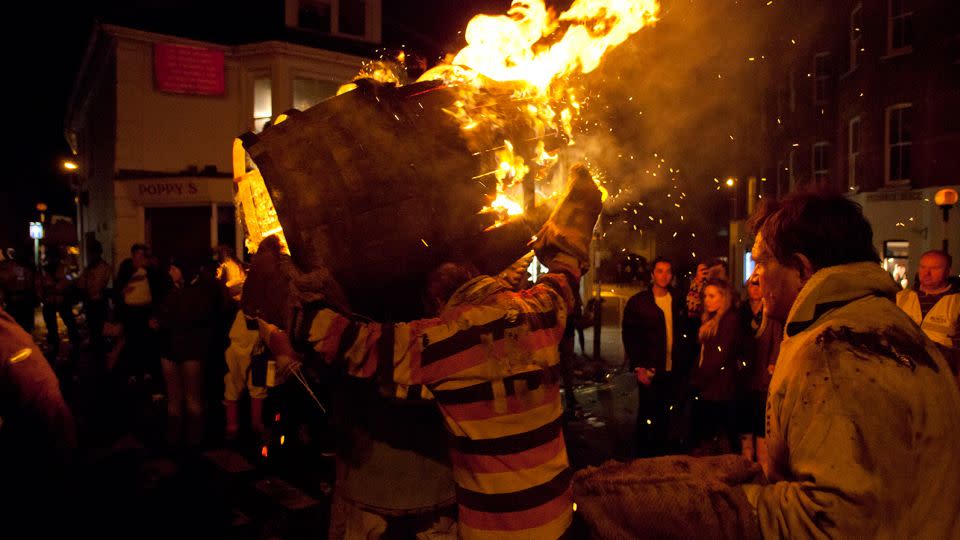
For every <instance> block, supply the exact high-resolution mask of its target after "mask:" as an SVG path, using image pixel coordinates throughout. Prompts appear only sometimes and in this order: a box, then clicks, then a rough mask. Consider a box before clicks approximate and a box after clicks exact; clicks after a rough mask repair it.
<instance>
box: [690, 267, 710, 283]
mask: <svg viewBox="0 0 960 540" xmlns="http://www.w3.org/2000/svg"><path fill="white" fill-rule="evenodd" d="M707 269H708V266H707V263H700V264H698V265H697V273H696V275H695V276H694V278H693V279H694V281H696V282H697V283H703V280H705V279H707Z"/></svg>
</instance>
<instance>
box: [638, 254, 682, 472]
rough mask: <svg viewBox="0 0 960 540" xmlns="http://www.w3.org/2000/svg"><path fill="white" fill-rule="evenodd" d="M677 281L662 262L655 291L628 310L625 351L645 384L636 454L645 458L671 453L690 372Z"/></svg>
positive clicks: (655, 270)
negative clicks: (672, 424) (672, 427)
mask: <svg viewBox="0 0 960 540" xmlns="http://www.w3.org/2000/svg"><path fill="white" fill-rule="evenodd" d="M672 280H673V265H672V264H671V263H670V261H669V260H667V259H664V258H657V259H656V260H655V261H654V262H653V286H652V287H651V288H650V289H649V290H646V291H643V292H641V293H639V294H636V295H634V296H633V297H632V298H630V300H628V301H627V306H626V307H625V308H624V310H623V333H622V336H623V348H624V350H625V351H626V355H627V359H628V360H629V362H630V367H632V368H633V370H634V373H635V374H636V376H637V383H638V384H639V385H640V388H639V390H640V391H639V399H640V402H639V406H638V409H637V432H636V442H637V449H636V451H637V453H638V455H642V456H654V455H662V454H664V453H667V452H669V451H670V450H671V449H670V448H669V444H668V435H669V430H668V428H669V420H670V418H671V417H676V416H679V407H678V398H679V395H680V390H681V388H682V386H683V384H684V382H685V378H686V377H685V375H686V373H687V371H688V370H689V359H688V358H687V356H688V354H687V353H688V347H687V341H688V339H689V337H688V336H686V335H684V328H685V325H684V324H683V317H684V312H685V311H684V298H683V296H682V295H681V294H680V293H678V292H677V291H676V290H674V289H673V288H671V286H670V282H671V281H672ZM671 406H672V407H673V408H672V409H671Z"/></svg>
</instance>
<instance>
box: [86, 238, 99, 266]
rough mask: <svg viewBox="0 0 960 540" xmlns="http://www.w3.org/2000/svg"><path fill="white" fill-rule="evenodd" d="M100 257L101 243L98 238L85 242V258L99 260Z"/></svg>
mask: <svg viewBox="0 0 960 540" xmlns="http://www.w3.org/2000/svg"><path fill="white" fill-rule="evenodd" d="M101 257H103V244H101V243H100V241H99V240H90V241H89V242H87V258H88V259H90V260H91V261H99V260H100V258H101Z"/></svg>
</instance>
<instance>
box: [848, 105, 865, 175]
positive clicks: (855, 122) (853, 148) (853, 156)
mask: <svg viewBox="0 0 960 540" xmlns="http://www.w3.org/2000/svg"><path fill="white" fill-rule="evenodd" d="M854 126H856V133H857V144H854V141H853V133H854ZM862 126H863V124H862V121H861V119H860V116H854V117H853V118H851V119H850V121H849V122H847V189H848V190H850V191H854V192H856V191H859V190H860V184H859V182H860V180H861V179H860V176H861V175H860V174H858V172H859V166H860V165H862V161H861V160H860V153H861V152H862V146H863V129H862Z"/></svg>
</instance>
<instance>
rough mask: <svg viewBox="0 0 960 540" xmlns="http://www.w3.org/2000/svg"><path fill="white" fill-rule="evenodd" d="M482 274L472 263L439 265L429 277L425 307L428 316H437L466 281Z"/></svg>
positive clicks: (425, 293)
mask: <svg viewBox="0 0 960 540" xmlns="http://www.w3.org/2000/svg"><path fill="white" fill-rule="evenodd" d="M478 275H480V272H479V271H478V270H477V269H476V267H475V266H473V265H472V264H470V263H454V262H447V263H443V264H441V265H440V266H438V267H437V268H436V269H435V270H434V271H433V272H430V275H429V276H428V277H427V287H426V291H425V292H424V309H425V311H426V313H427V315H428V316H436V315H438V314H439V313H440V310H442V309H443V306H444V305H445V304H446V303H447V301H448V300H450V297H451V296H453V293H455V292H457V289H459V288H460V287H461V286H463V284H464V283H466V282H468V281H470V280H471V279H473V278H475V277H477V276H478Z"/></svg>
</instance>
